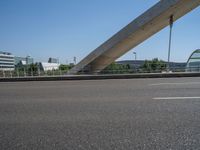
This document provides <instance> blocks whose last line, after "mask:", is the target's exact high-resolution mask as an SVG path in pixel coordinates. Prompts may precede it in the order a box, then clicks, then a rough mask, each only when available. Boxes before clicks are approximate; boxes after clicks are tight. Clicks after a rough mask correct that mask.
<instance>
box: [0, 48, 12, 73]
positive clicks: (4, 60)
mask: <svg viewBox="0 0 200 150" xmlns="http://www.w3.org/2000/svg"><path fill="white" fill-rule="evenodd" d="M14 69H15V65H14V55H12V54H11V53H8V52H1V51H0V70H1V71H13V70H14Z"/></svg>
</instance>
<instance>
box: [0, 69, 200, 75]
mask: <svg viewBox="0 0 200 150" xmlns="http://www.w3.org/2000/svg"><path fill="white" fill-rule="evenodd" d="M170 72H174V73H176V72H199V73H200V67H187V68H183V67H171V68H170ZM136 73H137V74H138V73H167V71H166V70H165V69H154V70H153V69H142V68H138V69H109V70H103V71H97V72H96V73H95V74H101V75H102V74H136ZM84 74H94V73H90V72H84V71H83V72H80V73H78V75H84ZM66 75H68V70H52V71H41V70H37V71H32V70H31V71H30V70H29V71H28V70H23V71H19V70H17V69H16V70H14V71H2V70H0V78H16V77H19V78H20V77H45V76H46V77H49V76H66Z"/></svg>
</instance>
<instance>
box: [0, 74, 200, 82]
mask: <svg viewBox="0 0 200 150" xmlns="http://www.w3.org/2000/svg"><path fill="white" fill-rule="evenodd" d="M175 77H200V73H146V74H112V75H70V76H68V75H67V76H51V77H48V76H43V77H19V78H18V77H15V78H0V82H26V81H63V80H105V79H138V78H175Z"/></svg>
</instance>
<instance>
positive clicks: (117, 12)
mask: <svg viewBox="0 0 200 150" xmlns="http://www.w3.org/2000/svg"><path fill="white" fill-rule="evenodd" d="M158 1H159V0H0V51H7V52H12V53H13V54H14V55H16V56H27V55H30V56H31V57H33V58H34V59H35V61H47V60H48V58H49V57H55V58H59V59H60V61H61V62H62V63H71V62H73V57H77V60H78V61H80V60H81V59H83V58H84V57H85V56H87V55H88V54H89V53H90V52H92V51H93V50H94V49H95V48H97V47H98V46H99V45H101V44H102V43H103V42H105V41H106V40H108V39H109V38H110V37H111V36H113V35H114V34H115V33H116V32H118V31H119V30H121V29H122V28H123V27H124V26H126V25H127V24H128V23H130V22H131V21H132V20H134V19H135V18H136V17H138V16H139V15H141V13H143V12H145V11H146V10H147V9H149V8H150V7H152V6H153V5H154V4H156V3H157V2H158ZM168 38H169V27H167V28H165V29H163V30H162V31H160V32H159V33H157V34H155V35H154V36H153V37H151V38H150V39H148V40H146V41H145V42H143V43H142V44H140V45H139V46H137V47H135V48H134V49H132V50H130V51H129V52H128V53H126V54H125V55H124V56H122V57H120V58H119V59H118V60H133V59H134V55H133V52H136V53H137V57H138V59H152V58H159V59H162V60H167V53H168ZM198 48H200V7H199V8H197V9H195V10H193V11H192V12H191V13H189V14H187V15H186V16H184V17H182V18H181V19H179V20H178V21H177V22H176V23H175V24H174V29H173V41H172V52H171V60H172V61H177V62H186V61H187V59H188V57H189V56H190V54H191V53H192V52H193V51H194V50H196V49H198Z"/></svg>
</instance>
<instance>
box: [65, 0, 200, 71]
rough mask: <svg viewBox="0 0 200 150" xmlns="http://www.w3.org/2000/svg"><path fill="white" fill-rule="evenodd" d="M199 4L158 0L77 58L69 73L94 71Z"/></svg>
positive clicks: (197, 0)
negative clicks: (88, 51)
mask: <svg viewBox="0 0 200 150" xmlns="http://www.w3.org/2000/svg"><path fill="white" fill-rule="evenodd" d="M199 5H200V0H161V1H159V2H158V3H157V4H155V5H154V6H153V7H151V8H150V9H149V10H147V11H146V12H145V13H143V14H142V15H140V16H139V17H138V18H136V19H135V20H133V21H132V22H131V23H130V24H128V25H127V26H126V27H124V28H123V29H122V30H120V31H119V32H118V33H116V34H115V35H114V36H113V37H111V38H110V39H108V40H107V41H106V42H105V43H103V44H102V45H100V46H99V47H98V48H97V49H95V50H94V51H93V52H91V53H90V54H89V55H88V56H87V57H85V58H84V59H83V60H82V61H80V62H79V63H78V64H77V65H76V66H75V67H74V68H72V69H71V70H70V71H69V74H77V73H79V72H85V73H97V72H100V71H101V70H103V69H104V68H105V67H107V66H108V65H110V64H111V63H112V62H114V61H115V60H116V59H117V58H119V57H120V56H122V55H124V54H125V53H126V52H128V51H129V50H131V49H132V48H134V47H136V46H137V45H139V44H140V43H142V42H144V41H145V40H146V39H148V38H150V37H151V36H152V35H154V34H155V33H157V32H159V31H160V30H162V29H163V28H165V27H166V26H168V25H169V24H170V18H171V16H173V21H176V20H178V19H179V18H181V17H182V16H184V15H185V14H187V13H189V12H190V11H192V10H193V9H195V8H196V7H198V6H199Z"/></svg>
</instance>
